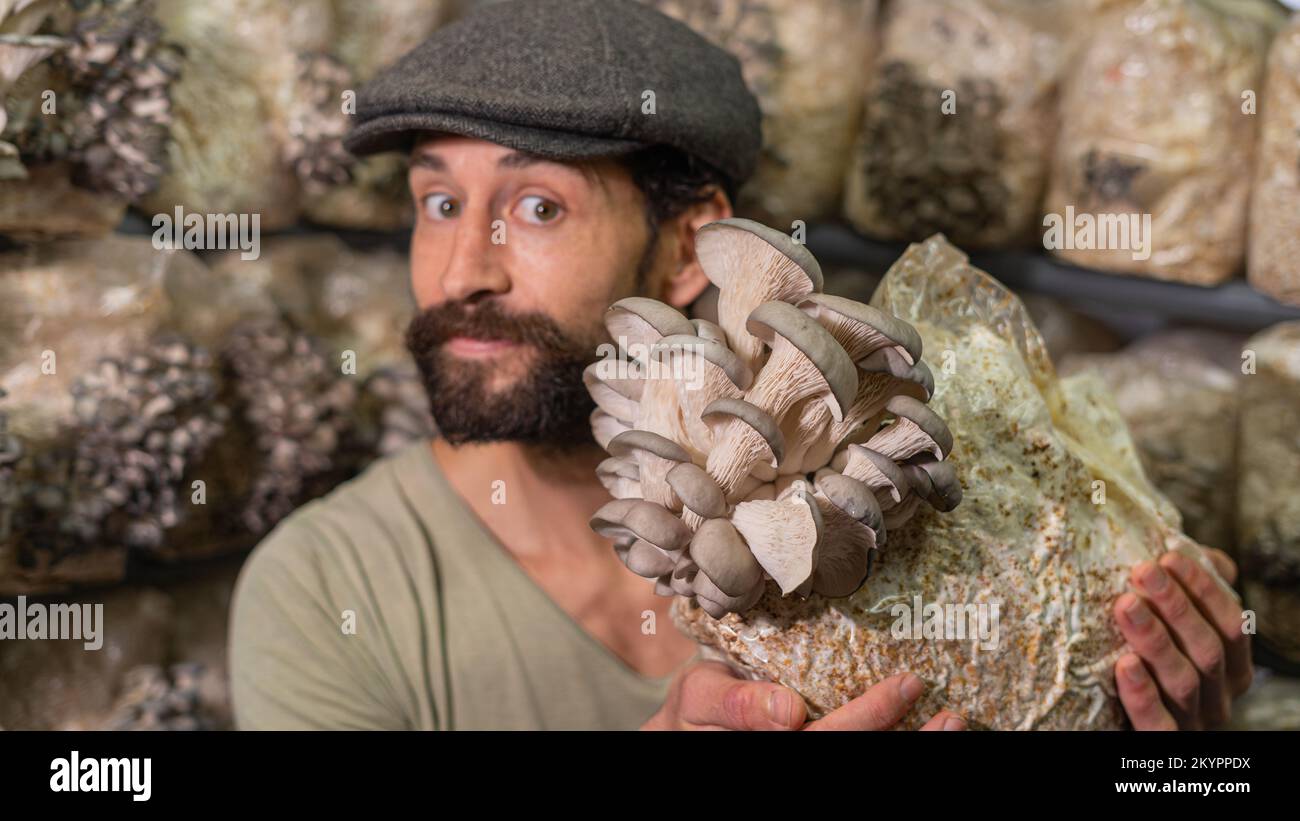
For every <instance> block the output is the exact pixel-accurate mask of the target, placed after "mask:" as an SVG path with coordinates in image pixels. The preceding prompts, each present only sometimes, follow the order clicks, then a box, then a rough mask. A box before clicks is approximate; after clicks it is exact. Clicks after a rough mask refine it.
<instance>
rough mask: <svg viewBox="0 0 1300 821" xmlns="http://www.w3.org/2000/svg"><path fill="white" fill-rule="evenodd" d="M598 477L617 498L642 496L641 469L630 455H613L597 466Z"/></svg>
mask: <svg viewBox="0 0 1300 821" xmlns="http://www.w3.org/2000/svg"><path fill="white" fill-rule="evenodd" d="M596 478H597V479H599V480H600V483H601V484H602V485H604V487H605V489H606V490H608V491H609V493H610V495H611V496H613V497H614V498H615V499H629V498H633V497H638V498H639V497H640V496H641V469H640V468H639V467H638V466H637V463H636V460H635V459H632V458H631V457H628V456H611V457H610V458H608V459H605V460H604V461H602V462H601V463H600V464H599V465H597V466H596Z"/></svg>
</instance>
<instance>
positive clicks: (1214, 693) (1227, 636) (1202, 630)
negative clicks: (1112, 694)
mask: <svg viewBox="0 0 1300 821" xmlns="http://www.w3.org/2000/svg"><path fill="white" fill-rule="evenodd" d="M1210 557H1211V559H1212V560H1213V561H1214V564H1215V568H1216V569H1217V570H1218V571H1219V574H1220V575H1221V576H1223V577H1224V579H1226V580H1227V581H1229V582H1235V581H1236V578H1237V566H1236V565H1235V564H1233V562H1232V560H1231V559H1229V558H1228V556H1227V554H1225V553H1223V551H1220V550H1211V551H1210ZM1131 580H1132V582H1133V585H1134V587H1135V588H1136V589H1137V591H1138V592H1137V594H1134V593H1125V594H1124V595H1123V596H1120V597H1119V599H1117V600H1116V602H1115V610H1114V612H1115V620H1116V622H1117V623H1118V624H1119V628H1120V632H1121V633H1123V635H1124V638H1125V639H1126V640H1127V641H1128V643H1129V645H1130V646H1131V647H1132V649H1133V652H1131V653H1127V654H1125V655H1124V656H1122V657H1121V658H1120V660H1119V661H1118V662H1117V663H1116V665H1115V680H1116V682H1117V684H1118V686H1119V695H1120V701H1121V702H1122V703H1123V704H1124V709H1125V711H1126V712H1127V713H1128V716H1129V719H1130V720H1131V721H1132V722H1133V726H1134V728H1135V729H1139V730H1178V729H1182V730H1200V729H1209V728H1213V727H1217V726H1219V725H1221V724H1223V723H1224V722H1226V721H1227V720H1228V716H1229V713H1230V710H1231V702H1232V699H1233V698H1235V697H1237V696H1239V695H1241V694H1242V693H1244V692H1245V691H1246V689H1247V688H1248V687H1250V682H1251V679H1252V677H1253V675H1254V669H1253V667H1252V666H1251V661H1250V637H1249V636H1248V635H1245V634H1243V633H1242V632H1241V603H1240V602H1239V601H1236V600H1235V599H1233V598H1232V597H1231V596H1229V595H1228V594H1227V593H1225V592H1223V590H1222V589H1220V588H1219V586H1218V585H1216V584H1215V583H1214V581H1213V580H1212V579H1211V578H1210V576H1209V574H1207V573H1206V572H1205V571H1204V570H1202V569H1201V568H1200V567H1198V566H1197V565H1196V564H1195V563H1194V562H1192V561H1190V560H1188V559H1187V558H1186V557H1185V556H1182V555H1179V554H1177V553H1169V554H1166V555H1164V556H1162V557H1161V558H1160V561H1159V562H1143V563H1142V564H1139V565H1138V566H1137V567H1135V568H1133V572H1132V574H1131Z"/></svg>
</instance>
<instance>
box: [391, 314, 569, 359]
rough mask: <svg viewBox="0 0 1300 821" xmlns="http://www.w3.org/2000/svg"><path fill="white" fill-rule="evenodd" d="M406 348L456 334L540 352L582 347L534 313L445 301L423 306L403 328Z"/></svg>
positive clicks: (426, 347)
mask: <svg viewBox="0 0 1300 821" xmlns="http://www.w3.org/2000/svg"><path fill="white" fill-rule="evenodd" d="M406 336H407V347H408V348H410V349H411V350H412V351H422V352H432V351H434V350H436V349H437V348H439V347H441V346H442V345H443V344H444V343H446V342H447V341H448V340H451V339H454V338H456V337H466V338H469V339H482V340H493V341H502V342H513V343H515V344H519V345H531V346H533V347H534V348H537V349H538V350H539V351H542V352H543V353H554V354H564V355H568V356H573V355H575V354H580V353H582V348H583V347H584V346H582V345H580V343H578V342H577V341H576V340H574V339H572V338H570V337H569V335H568V334H566V333H565V332H564V331H563V330H562V329H561V328H560V326H559V323H557V322H556V321H555V320H553V319H551V318H550V317H549V316H547V315H546V314H543V313H538V312H529V313H511V312H507V311H506V310H505V309H504V308H502V307H501V305H500V304H499V303H496V302H482V303H477V304H474V305H467V304H466V303H464V302H446V303H443V304H442V305H434V306H432V307H429V308H426V309H425V310H424V311H422V312H420V313H419V314H418V315H417V316H415V317H414V318H413V319H412V320H411V324H410V326H409V327H408V328H407V334H406Z"/></svg>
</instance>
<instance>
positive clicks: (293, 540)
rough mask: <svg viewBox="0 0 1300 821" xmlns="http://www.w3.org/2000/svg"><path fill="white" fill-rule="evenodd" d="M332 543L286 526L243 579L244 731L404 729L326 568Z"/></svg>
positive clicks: (239, 598) (237, 638)
mask: <svg viewBox="0 0 1300 821" xmlns="http://www.w3.org/2000/svg"><path fill="white" fill-rule="evenodd" d="M329 555H330V545H329V538H328V536H327V535H325V534H324V533H322V532H321V531H319V530H317V529H315V528H313V527H311V526H310V525H306V524H303V523H302V522H301V521H300V520H298V521H295V520H294V519H293V518H292V517H291V518H290V519H289V520H287V521H286V522H284V523H282V524H281V525H280V527H278V528H277V529H276V530H275V531H274V532H272V533H271V535H270V536H268V537H267V538H266V539H265V540H264V541H263V542H262V544H260V545H259V546H258V547H257V549H256V550H255V551H254V552H253V554H252V556H251V557H250V558H249V560H248V561H247V562H246V563H245V564H244V567H243V569H242V570H241V572H240V577H239V581H238V582H237V584H236V587H235V593H234V600H233V602H232V606H231V615H230V675H231V699H232V702H233V708H234V713H235V723H236V726H237V727H238V728H239V729H241V730H345V729H354V730H391V729H406V728H407V726H406V724H407V722H406V721H405V719H404V717H403V715H402V712H401V710H400V709H398V708H397V707H396V706H395V705H394V703H393V702H392V700H391V699H390V698H389V697H388V695H389V694H388V689H387V687H386V686H385V683H384V681H383V680H382V677H380V676H378V675H377V674H376V671H375V669H374V666H373V665H371V664H368V663H367V659H366V654H365V653H364V652H361V648H360V645H359V644H358V643H357V642H356V640H355V637H352V636H349V635H348V632H347V625H346V622H347V613H346V612H345V609H344V608H343V607H341V606H340V605H339V601H340V600H347V601H354V598H353V596H352V595H350V594H349V595H343V596H340V595H338V594H339V592H340V591H339V590H338V589H337V588H338V587H339V586H340V585H346V584H347V581H346V580H342V581H340V580H339V579H338V578H337V577H334V576H333V575H332V574H331V573H330V568H327V567H325V566H323V565H324V563H325V561H326V560H327V559H328V557H329Z"/></svg>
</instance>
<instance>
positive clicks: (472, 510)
mask: <svg viewBox="0 0 1300 821" xmlns="http://www.w3.org/2000/svg"><path fill="white" fill-rule="evenodd" d="M648 102H652V104H649V105H648V104H647V103H648ZM760 142H761V140H760V115H759V109H758V105H757V104H756V102H755V100H754V98H753V96H752V95H751V94H750V92H749V91H748V90H747V89H746V87H745V84H744V81H743V80H742V78H741V73H740V69H739V66H738V64H737V63H736V61H735V60H734V59H733V58H732V57H730V56H729V55H727V54H726V53H725V52H724V51H722V50H720V49H718V48H716V47H714V46H712V45H710V44H709V43H708V42H706V41H705V40H703V39H702V38H700V37H699V36H697V35H696V34H694V33H693V32H692V31H691V30H690V29H688V28H687V27H686V26H684V25H681V24H679V23H677V22H675V21H672V20H670V19H668V18H667V17H665V16H663V15H661V14H659V13H658V12H656V11H654V10H652V9H650V8H649V7H647V6H645V5H643V4H641V3H637V2H632V0H525V1H524V2H509V3H501V4H493V5H489V6H486V7H484V8H482V9H480V10H479V11H477V12H475V13H472V14H471V15H469V16H468V17H466V18H464V19H462V20H461V21H459V22H458V23H456V24H453V25H451V26H447V27H445V28H443V29H441V30H439V31H437V32H436V33H435V34H433V35H432V36H431V37H430V38H429V39H428V40H427V41H426V42H425V43H423V44H422V45H421V46H419V47H417V48H416V49H414V50H413V51H412V52H411V53H409V54H408V55H406V56H405V57H403V58H402V59H401V60H399V61H398V62H397V63H396V64H395V65H394V66H392V67H391V68H390V69H388V70H387V71H385V72H383V73H382V74H381V75H380V76H378V77H377V78H376V79H375V80H374V81H373V82H372V83H371V84H370V85H368V86H367V87H365V88H363V89H361V90H360V92H359V93H358V113H357V116H356V121H355V123H354V127H353V130H352V132H351V133H350V134H349V136H348V138H347V140H346V145H347V147H348V148H349V149H350V150H351V151H353V152H354V153H357V154H363V155H364V154H371V153H375V152H379V151H389V150H398V151H404V152H407V154H408V156H409V158H410V172H409V183H410V190H411V195H412V197H413V198H414V201H415V203H416V206H417V219H416V224H415V228H414V230H413V233H412V236H411V246H410V252H411V253H410V258H411V285H412V288H413V290H414V294H415V298H416V301H417V304H418V306H419V308H420V313H419V315H418V316H417V317H416V318H415V319H414V321H413V322H412V323H411V326H410V328H409V331H408V336H407V338H408V345H409V348H410V350H411V353H412V355H413V356H414V358H415V361H416V363H417V364H418V366H419V369H420V372H421V374H422V376H423V380H424V383H425V386H426V388H427V391H428V394H429V401H430V403H431V407H432V410H433V415H434V418H435V420H436V421H437V424H438V428H439V433H440V435H439V437H438V438H437V439H436V440H434V441H433V442H431V443H421V444H419V445H416V446H413V447H411V448H409V449H408V450H406V451H404V452H402V453H400V454H398V455H396V456H394V457H391V458H389V459H385V460H383V461H381V462H378V463H377V464H375V465H373V466H372V467H370V468H369V469H368V470H367V471H366V472H365V473H364V474H363V475H361V476H360V477H358V478H357V479H355V480H353V481H351V482H349V483H347V484H345V485H343V486H341V487H340V488H338V489H337V490H335V491H334V492H333V493H331V494H330V495H329V496H327V497H326V498H324V499H321V500H317V501H315V502H312V503H310V504H308V505H306V506H304V507H303V508H302V509H300V510H299V511H297V512H296V513H295V514H294V515H293V516H291V517H290V518H289V519H287V520H286V521H284V522H283V523H281V524H280V526H279V527H277V528H276V530H275V531H274V532H273V533H272V534H271V535H270V536H268V537H267V539H266V540H265V541H264V542H263V543H262V544H261V545H260V546H259V547H258V548H257V550H256V551H255V552H254V554H253V556H252V557H251V558H250V560H249V561H248V563H247V564H246V566H245V568H244V570H243V573H242V575H241V577H240V581H239V584H238V587H237V590H236V594H235V601H234V607H233V611H232V617H231V670H232V697H233V701H234V708H235V714H236V721H237V723H238V725H239V726H240V727H241V728H297V729H304V728H321V729H338V728H356V729H494V728H496V729H617V728H635V727H647V728H682V729H688V728H717V727H725V728H732V729H798V728H804V727H808V728H824V729H833V728H840V729H883V728H885V727H888V726H891V725H893V724H894V723H896V722H897V721H898V720H899V719H900V718H901V717H902V716H903V715H904V714H905V713H906V712H907V710H908V709H909V707H910V705H911V704H912V703H914V702H915V701H916V699H917V698H918V697H919V696H920V695H921V692H922V689H923V685H922V682H921V680H920V679H919V678H918V677H916V676H915V675H912V674H910V673H906V672H900V673H898V674H897V675H895V676H893V677H891V678H888V679H886V680H884V681H882V682H879V683H877V684H875V686H873V687H872V688H870V689H869V690H868V691H867V692H866V693H865V694H864V695H862V696H861V697H859V698H857V699H855V700H854V701H852V702H850V703H849V704H848V705H846V706H844V707H842V708H841V709H839V710H837V711H835V712H834V713H832V714H830V715H829V716H826V717H825V718H823V719H821V720H819V721H815V722H807V721H806V712H805V707H804V704H803V702H802V700H801V699H800V698H799V697H798V696H797V695H796V694H795V693H793V692H792V691H790V690H788V689H786V688H783V687H781V686H778V685H776V684H773V683H769V682H754V681H747V680H743V679H741V678H738V677H737V676H735V675H734V674H733V673H732V672H731V671H730V670H729V669H728V668H727V667H726V666H724V665H722V664H718V663H716V662H706V661H701V660H699V659H697V658H696V647H695V646H694V644H693V643H692V642H691V641H690V640H688V639H687V638H686V637H684V636H683V635H681V634H679V633H678V632H677V631H676V630H675V629H673V628H672V627H671V626H670V621H669V616H668V605H669V600H668V599H664V598H660V597H658V596H655V595H654V593H653V589H652V586H651V585H649V584H647V583H646V582H645V580H644V579H641V578H640V577H638V576H635V575H633V574H632V573H631V572H629V571H628V570H627V569H626V568H624V567H623V565H622V564H621V563H620V562H619V560H618V559H617V557H616V554H615V552H614V550H613V549H612V547H611V545H610V543H609V542H608V541H606V540H605V539H603V538H601V537H600V536H598V535H596V534H595V533H593V532H592V531H591V529H590V528H589V527H588V525H587V521H588V519H589V518H590V516H591V514H592V513H593V512H594V511H595V510H596V509H597V508H599V507H600V506H601V505H602V504H604V503H605V502H607V501H609V496H608V493H607V492H606V490H605V489H604V487H602V486H601V484H600V483H599V482H598V481H597V479H596V465H597V464H598V463H599V462H600V461H601V460H602V459H603V458H604V456H605V454H604V453H603V452H602V451H601V450H600V449H599V447H598V446H597V445H596V444H595V442H594V441H593V439H592V436H591V433H590V429H589V426H588V421H587V417H588V415H589V413H590V411H591V409H592V404H591V401H590V399H589V398H588V396H587V392H586V389H585V388H584V386H583V382H582V370H583V367H584V366H585V365H586V364H588V363H589V362H592V361H594V360H595V359H596V352H597V348H598V347H599V346H600V345H601V344H602V343H604V342H607V341H608V336H607V334H606V332H605V330H604V326H603V322H602V320H603V315H604V312H605V309H606V307H607V306H609V305H610V303H612V302H614V301H616V300H618V299H621V298H623V297H626V296H633V295H643V296H650V297H653V298H655V299H659V300H662V301H664V302H666V303H668V304H670V305H672V306H674V307H677V308H679V309H682V310H683V311H688V312H689V311H690V310H691V309H692V306H696V305H697V303H701V302H707V300H701V297H702V296H705V295H706V291H707V290H708V288H709V287H710V286H709V282H708V280H707V278H706V277H705V275H704V273H703V271H702V270H701V269H700V266H699V262H698V260H697V259H696V257H695V245H694V236H695V231H696V230H697V229H699V228H700V227H701V226H703V225H705V224H707V223H709V222H713V221H715V220H719V219H723V218H725V217H728V216H730V215H731V214H732V201H733V199H734V196H735V193H736V190H737V188H738V187H739V186H740V185H741V184H742V183H744V182H745V180H746V179H747V178H748V177H749V176H750V175H751V173H752V172H753V170H754V167H755V164H756V162H757V157H758V151H759V148H760ZM1188 572H1189V573H1193V574H1194V573H1196V572H1197V571H1196V569H1195V568H1194V567H1193V568H1191V569H1190V571H1188ZM1149 573H1157V574H1160V577H1161V578H1163V579H1164V580H1165V582H1166V583H1167V584H1166V585H1165V586H1163V587H1161V588H1160V591H1158V592H1152V594H1151V595H1150V597H1149V598H1148V599H1146V600H1144V601H1139V600H1138V597H1135V596H1132V595H1130V596H1129V597H1128V598H1127V599H1124V598H1122V599H1121V602H1120V604H1121V605H1123V607H1124V608H1127V607H1128V606H1129V605H1134V604H1135V605H1136V607H1137V608H1138V609H1137V611H1136V614H1137V618H1134V619H1132V620H1128V621H1126V620H1127V619H1129V617H1128V616H1127V615H1125V616H1122V617H1121V619H1120V624H1121V627H1122V628H1123V629H1125V632H1126V635H1129V638H1130V642H1131V643H1132V644H1133V646H1134V648H1135V650H1137V652H1138V654H1141V655H1142V658H1139V657H1138V655H1133V654H1130V655H1129V656H1126V657H1125V659H1124V660H1122V661H1121V663H1120V670H1119V671H1117V672H1118V673H1119V674H1120V688H1121V693H1122V694H1123V695H1124V696H1125V699H1126V701H1125V703H1126V704H1128V705H1129V706H1130V715H1131V716H1133V719H1134V722H1135V724H1138V725H1140V726H1141V725H1148V726H1172V724H1173V723H1174V722H1175V720H1179V721H1183V722H1184V724H1185V725H1187V726H1195V724H1196V723H1198V722H1201V721H1203V720H1204V717H1206V716H1210V717H1211V718H1213V717H1217V713H1213V711H1214V710H1216V709H1217V710H1220V711H1221V710H1222V709H1223V708H1224V705H1225V704H1226V699H1227V697H1228V695H1229V689H1230V688H1236V687H1237V686H1238V685H1239V684H1240V674H1241V672H1242V663H1243V662H1242V658H1241V656H1240V646H1241V645H1240V644H1236V645H1231V646H1229V647H1228V649H1227V650H1226V651H1225V652H1224V653H1223V654H1222V658H1221V659H1220V662H1221V663H1220V665H1219V667H1218V669H1217V670H1211V671H1209V672H1207V673H1205V674H1201V673H1199V672H1197V670H1198V668H1197V667H1196V666H1195V664H1196V663H1197V662H1194V661H1192V660H1189V657H1188V656H1187V655H1185V654H1184V651H1183V650H1181V649H1180V648H1181V647H1183V646H1185V645H1183V644H1182V642H1183V641H1184V640H1185V638H1186V636H1184V635H1183V634H1182V633H1179V637H1180V643H1179V644H1178V645H1175V644H1174V643H1173V642H1171V641H1170V640H1169V637H1170V633H1169V632H1168V631H1170V630H1178V629H1185V630H1187V631H1190V632H1188V633H1187V634H1186V635H1194V636H1195V637H1196V638H1197V639H1198V640H1199V641H1200V642H1201V643H1200V644H1199V645H1197V647H1198V648H1199V649H1198V652H1201V651H1204V652H1207V653H1208V652H1209V651H1210V649H1211V648H1212V645H1213V642H1214V641H1216V640H1217V639H1216V637H1218V636H1219V634H1218V633H1217V632H1216V631H1215V630H1214V629H1213V628H1208V627H1207V625H1205V623H1204V620H1202V622H1201V624H1200V625H1197V624H1194V623H1192V620H1191V619H1190V618H1189V617H1188V616H1189V614H1188V613H1187V612H1186V609H1185V607H1184V606H1185V605H1186V604H1187V598H1186V594H1185V593H1184V592H1183V591H1184V590H1186V589H1193V588H1192V586H1193V585H1194V584H1196V583H1197V582H1198V578H1197V577H1195V576H1191V575H1189V576H1187V577H1186V578H1183V577H1182V576H1178V573H1177V571H1175V576H1178V580H1174V577H1173V576H1168V575H1167V574H1166V573H1165V572H1164V571H1162V570H1160V568H1158V567H1155V566H1154V565H1152V566H1151V567H1149V568H1142V569H1141V574H1149ZM1142 578H1145V576H1142V575H1139V582H1141V579H1142ZM1144 589H1145V588H1144ZM1196 589H1199V588H1196ZM1206 589H1207V590H1208V591H1210V592H1211V593H1213V592H1214V590H1215V588H1214V586H1213V585H1209V586H1208V588H1206ZM1180 597H1181V598H1180ZM1130 599H1131V600H1132V601H1130ZM1220 604H1221V603H1220ZM1169 608H1183V609H1180V610H1179V612H1178V614H1177V615H1178V617H1179V618H1180V619H1182V622H1185V623H1186V624H1183V623H1182V622H1180V623H1179V624H1178V625H1174V624H1172V623H1171V625H1170V627H1168V628H1166V626H1165V622H1164V621H1162V619H1160V618H1152V616H1153V615H1154V614H1162V615H1166V616H1167V615H1168V610H1169ZM1139 621H1140V624H1139V623H1138V622H1139ZM1130 626H1131V628H1132V631H1133V632H1132V633H1131V635H1130V633H1129V630H1130ZM1207 630H1208V632H1207ZM1228 644H1229V643H1228V642H1226V641H1224V642H1221V643H1219V644H1218V645H1217V646H1218V647H1219V648H1220V650H1224V647H1225V645H1228ZM1207 660H1208V658H1207ZM1144 661H1145V664H1144ZM1197 661H1199V659H1198V660H1197ZM1245 664H1246V665H1247V667H1246V668H1245V669H1247V670H1248V664H1249V660H1248V648H1247V656H1246V659H1245ZM1133 665H1136V670H1134V669H1133ZM1148 669H1149V670H1150V673H1148V672H1147V671H1148ZM1189 671H1190V672H1189ZM1130 672H1131V673H1132V674H1133V678H1129V677H1128V675H1127V673H1130ZM1187 675H1191V676H1192V680H1193V683H1194V684H1195V685H1196V687H1197V689H1196V691H1195V692H1189V691H1185V690H1180V691H1179V693H1178V697H1179V698H1180V699H1183V700H1182V701H1180V702H1176V703H1174V704H1172V705H1171V703H1170V701H1169V700H1168V699H1167V698H1164V697H1162V693H1163V692H1164V690H1163V689H1162V688H1164V687H1166V686H1167V684H1168V682H1170V681H1173V682H1175V683H1177V684H1180V685H1181V684H1185V683H1186V681H1185V678H1186V676H1187ZM1153 676H1154V678H1153ZM1234 676H1235V677H1236V678H1233V677H1234ZM1203 682H1208V683H1206V684H1204V685H1203V684H1202V683H1203ZM1202 686H1204V688H1205V690H1206V692H1207V695H1206V697H1205V700H1206V703H1207V704H1208V705H1209V707H1208V709H1209V710H1210V711H1211V712H1205V711H1204V710H1203V708H1202V705H1201V700H1202V694H1201V687H1202ZM1213 687H1217V688H1218V689H1216V690H1214V692H1213V698H1211V697H1210V695H1209V690H1210V688H1213ZM1189 698H1192V699H1195V700H1196V705H1195V706H1194V707H1193V706H1192V703H1191V702H1190V701H1188V700H1187V699H1189ZM1179 705H1182V706H1184V707H1186V708H1187V709H1186V710H1185V712H1186V715H1182V714H1179V713H1178V712H1177V710H1178V709H1180V707H1179ZM964 726H965V723H964V721H963V720H962V719H961V717H959V716H957V715H956V714H954V713H952V712H950V711H941V712H940V713H939V714H938V715H935V716H933V717H929V721H928V723H927V724H926V727H927V728H928V729H961V728H963V727H964Z"/></svg>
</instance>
